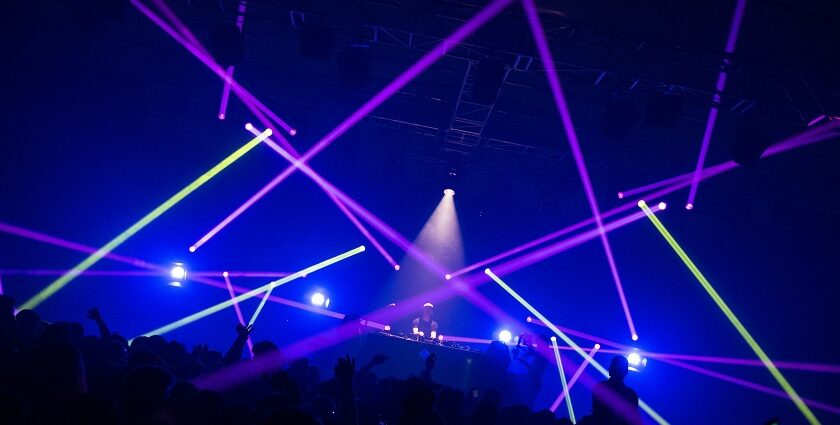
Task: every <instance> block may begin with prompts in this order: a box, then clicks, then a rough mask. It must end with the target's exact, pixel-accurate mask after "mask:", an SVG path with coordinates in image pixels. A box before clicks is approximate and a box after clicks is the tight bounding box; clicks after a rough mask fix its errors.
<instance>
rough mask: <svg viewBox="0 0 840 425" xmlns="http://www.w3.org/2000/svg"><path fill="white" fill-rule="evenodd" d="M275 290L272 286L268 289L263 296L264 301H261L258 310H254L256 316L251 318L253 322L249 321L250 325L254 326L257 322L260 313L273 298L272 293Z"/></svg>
mask: <svg viewBox="0 0 840 425" xmlns="http://www.w3.org/2000/svg"><path fill="white" fill-rule="evenodd" d="M273 289H274V287H273V286H272V287H270V288H268V290H267V291H265V295H263V297H262V299H261V300H260V305H258V306H257V309H256V310H254V314H253V315H252V316H251V320H249V321H248V324H249V325H253V324H254V322H256V321H257V317H258V316H259V315H260V312H261V311H262V309H263V307H265V302H266V301H268V297H270V296H271V291H272V290H273Z"/></svg>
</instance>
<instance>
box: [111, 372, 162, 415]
mask: <svg viewBox="0 0 840 425" xmlns="http://www.w3.org/2000/svg"><path fill="white" fill-rule="evenodd" d="M174 384H175V379H174V378H173V377H172V375H171V374H170V373H169V372H167V371H166V370H165V369H162V368H160V367H157V366H138V367H136V368H134V369H133V370H132V371H131V372H128V374H127V375H126V376H125V377H124V378H123V382H122V385H121V387H120V395H121V399H122V405H123V408H124V409H125V412H126V414H127V415H128V416H129V417H132V418H147V417H151V416H154V415H156V414H157V413H158V412H159V411H160V410H161V409H162V408H163V407H164V405H165V403H166V401H167V400H168V399H169V394H170V391H171V390H172V386H173V385H174Z"/></svg>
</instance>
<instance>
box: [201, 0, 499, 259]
mask: <svg viewBox="0 0 840 425" xmlns="http://www.w3.org/2000/svg"><path fill="white" fill-rule="evenodd" d="M512 1H513V0H494V1H493V2H491V3H490V4H489V5H488V6H487V7H485V8H484V9H482V10H481V11H480V12H479V13H478V14H476V15H475V16H473V17H472V18H471V19H470V20H468V21H467V22H465V23H464V25H462V26H461V27H460V28H459V29H458V30H456V31H455V32H454V33H452V34H451V35H449V37H447V38H446V39H445V40H443V41H442V42H440V43H439V44H438V45H437V46H436V47H435V48H434V49H432V50H431V51H430V52H428V53H426V54H425V55H423V57H422V58H421V59H420V60H419V61H417V62H416V63H414V64H413V65H412V66H411V67H409V68H408V69H407V70H405V71H404V72H403V73H402V74H400V75H399V76H398V77H397V78H396V79H394V80H393V81H391V83H389V84H388V85H387V86H385V88H383V89H382V90H380V91H379V92H378V93H377V94H376V95H374V96H373V97H372V98H371V99H369V100H368V101H367V102H365V103H364V104H363V105H362V106H361V107H359V109H357V110H356V111H355V112H353V113H352V114H351V115H350V116H349V117H347V118H346V119H345V120H344V121H342V122H341V123H340V124H339V125H338V126H337V127H335V128H334V129H333V130H332V131H330V132H329V133H327V134H326V135H325V136H324V137H323V138H321V139H320V140H319V141H318V142H317V143H316V144H315V145H314V146H313V147H312V148H310V149H309V150H308V151H307V152H306V153H304V154H303V156H301V157H300V158H298V160H299V161H300V162H302V163H305V162H307V161H309V160H310V159H311V158H312V157H313V156H315V155H317V154H318V153H319V152H321V151H322V150H324V149H326V147H327V146H329V144H330V143H332V142H334V141H335V140H336V139H337V138H338V137H340V136H341V135H343V134H344V133H346V132H347V131H348V130H350V128H352V127H353V126H354V125H355V124H357V123H358V122H359V121H361V120H362V119H363V118H364V117H365V116H367V115H368V114H369V113H370V112H372V111H373V110H374V109H376V108H377V107H378V106H379V105H381V104H382V103H384V102H385V101H386V100H388V99H389V98H390V97H391V96H393V95H394V94H395V93H396V92H397V91H398V90H400V89H401V88H403V87H405V85H406V84H408V83H409V82H411V80H413V79H414V78H416V77H417V76H418V75H419V74H421V73H422V72H423V71H425V70H426V69H428V68H429V67H430V66H432V65H433V64H434V63H435V62H436V61H437V60H438V59H440V58H441V57H442V56H443V55H445V54H446V52H448V51H449V50H450V49H451V48H452V47H453V46H455V45H457V44H458V43H460V42H461V41H463V40H464V39H465V38H466V37H468V36H469V35H470V34H472V33H473V32H475V31H476V30H477V29H478V28H479V27H481V26H482V25H484V24H485V23H487V22H488V21H489V20H490V19H492V18H493V17H494V16H496V15H497V14H498V13H500V12H501V11H502V10H503V9H504V8H505V7H507V6H508V5H509V4H510V3H512ZM284 148H285V146H284ZM287 150H288V149H287ZM295 169H296V167H295V166H294V165H292V166H289V167H288V168H286V169H285V170H284V171H283V172H281V173H280V174H278V175H277V176H276V177H275V178H274V179H272V180H271V181H270V182H269V183H268V184H267V185H266V186H264V187H263V188H262V189H260V190H259V191H258V192H257V193H256V194H254V195H253V196H251V198H249V199H248V201H246V202H245V203H244V204H242V205H241V206H240V207H239V208H237V209H236V210H234V212H233V213H231V214H230V215H228V216H227V217H226V218H225V219H224V220H223V221H222V222H221V223H219V224H218V225H217V226H216V227H214V228H213V229H212V230H211V231H210V232H209V233H208V234H207V235H205V236H204V237H202V238H201V239H200V241H201V243H206V242H207V240H209V239H210V238H212V237H213V235H215V234H217V233H218V232H219V231H221V229H223V228H224V227H225V226H227V225H228V224H230V222H231V221H233V220H235V219H236V217H238V216H239V215H240V214H242V213H243V212H244V211H245V210H247V209H248V208H249V207H250V206H251V205H253V204H254V203H255V202H257V201H258V200H259V199H260V198H262V196H264V195H265V194H266V193H268V192H269V191H270V190H271V189H273V188H274V187H276V186H277V185H278V184H280V183H281V182H282V181H283V180H285V179H286V177H288V176H289V175H291V174H292V173H293V172H294V171H295ZM194 246H195V245H194Z"/></svg>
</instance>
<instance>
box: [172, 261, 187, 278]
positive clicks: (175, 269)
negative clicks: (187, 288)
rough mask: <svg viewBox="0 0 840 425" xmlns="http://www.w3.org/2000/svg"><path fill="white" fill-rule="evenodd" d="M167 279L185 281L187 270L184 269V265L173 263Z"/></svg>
mask: <svg viewBox="0 0 840 425" xmlns="http://www.w3.org/2000/svg"><path fill="white" fill-rule="evenodd" d="M169 277H171V278H172V280H178V281H180V280H184V279H186V278H187V269H186V268H185V267H184V264H183V263H175V265H173V266H172V269H171V270H169Z"/></svg>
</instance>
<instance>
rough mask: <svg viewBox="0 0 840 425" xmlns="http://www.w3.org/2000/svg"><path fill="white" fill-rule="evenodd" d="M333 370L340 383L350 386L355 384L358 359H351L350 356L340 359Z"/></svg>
mask: <svg viewBox="0 0 840 425" xmlns="http://www.w3.org/2000/svg"><path fill="white" fill-rule="evenodd" d="M333 370H334V372H335V378H336V379H337V380H338V382H340V383H342V384H350V383H352V382H353V375H354V374H355V373H356V359H354V358H350V355H349V354H348V355H346V356H344V357H343V358H342V357H339V358H338V361H337V362H336V363H335V369H333Z"/></svg>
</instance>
